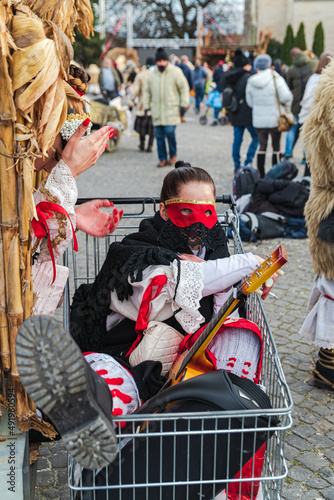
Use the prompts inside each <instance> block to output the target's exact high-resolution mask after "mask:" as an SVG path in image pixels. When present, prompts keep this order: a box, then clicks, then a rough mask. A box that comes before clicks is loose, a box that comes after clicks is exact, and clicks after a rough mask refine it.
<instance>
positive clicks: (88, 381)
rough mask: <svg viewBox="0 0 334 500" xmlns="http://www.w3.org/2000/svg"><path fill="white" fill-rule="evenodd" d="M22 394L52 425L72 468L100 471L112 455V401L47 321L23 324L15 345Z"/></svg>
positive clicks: (75, 351) (65, 334) (56, 325)
mask: <svg viewBox="0 0 334 500" xmlns="http://www.w3.org/2000/svg"><path fill="white" fill-rule="evenodd" d="M16 358H17V366H18V370H19V373H20V377H21V380H22V383H23V385H24V388H25V389H26V391H27V393H28V394H29V395H30V397H31V398H32V400H33V401H34V402H35V403H36V406H37V408H39V409H40V410H42V411H43V412H44V413H45V414H46V415H47V416H48V418H49V419H50V420H51V421H52V423H54V425H55V427H56V428H57V430H58V431H59V433H60V435H61V437H62V440H63V443H64V445H65V447H66V449H67V451H68V452H69V453H71V455H72V456H73V458H74V459H75V461H76V462H78V463H79V464H80V465H82V466H83V467H85V468H87V469H96V468H99V467H104V466H105V465H107V464H109V463H110V462H112V461H113V460H114V458H115V456H116V453H117V442H116V435H115V431H114V427H113V424H112V417H111V411H112V397H111V394H110V391H109V388H108V384H107V383H106V382H105V380H104V379H103V378H102V377H100V376H99V375H98V374H97V373H95V372H94V371H93V370H92V369H91V368H90V366H89V365H88V363H87V362H86V361H85V359H84V357H83V356H82V354H81V352H80V349H79V347H78V346H77V344H76V343H75V342H74V340H73V339H72V337H71V336H70V334H69V333H68V332H67V331H66V330H64V328H63V327H62V326H61V324H60V323H58V322H57V321H55V320H54V319H52V318H50V317H48V316H35V317H32V318H29V319H27V320H26V321H25V322H24V323H23V325H22V326H21V327H20V329H19V331H18V334H17V339H16Z"/></svg>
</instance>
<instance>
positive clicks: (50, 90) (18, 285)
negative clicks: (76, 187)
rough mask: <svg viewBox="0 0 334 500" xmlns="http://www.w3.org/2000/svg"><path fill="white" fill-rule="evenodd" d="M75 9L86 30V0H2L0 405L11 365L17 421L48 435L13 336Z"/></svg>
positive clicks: (26, 292) (24, 310) (25, 304)
mask: <svg viewBox="0 0 334 500" xmlns="http://www.w3.org/2000/svg"><path fill="white" fill-rule="evenodd" d="M30 7H31V9H30ZM78 16H85V19H81V20H80V28H79V29H80V30H82V32H83V34H84V35H85V36H88V35H89V33H90V32H92V19H93V17H92V13H91V9H90V3H89V1H88V0H52V1H51V0H22V1H20V0H15V1H12V0H0V61H1V71H0V95H1V99H0V220H1V227H0V360H1V363H0V393H1V394H0V405H1V404H3V405H5V404H6V394H5V389H4V387H5V386H4V383H3V381H4V373H5V372H7V375H8V387H13V388H14V389H15V397H16V419H17V423H18V426H19V427H20V429H21V430H24V431H26V430H28V429H29V428H30V427H33V428H36V429H38V430H39V431H40V432H41V433H43V434H44V435H45V436H49V437H51V438H52V437H54V436H55V431H54V429H53V427H52V426H51V425H50V424H46V423H45V422H40V421H39V420H38V418H37V415H36V413H35V410H36V408H35V405H34V403H33V401H31V400H30V399H29V398H28V396H27V394H26V392H25V391H24V388H23V386H22V384H21V381H20V376H19V373H18V370H17V365H16V357H15V340H16V336H17V332H18V329H19V327H20V324H22V322H23V321H24V320H25V319H27V318H28V317H29V316H31V314H32V308H33V302H34V292H33V282H32V277H31V264H32V262H31V261H32V255H31V234H30V231H31V229H30V225H29V220H30V219H32V218H33V217H35V216H36V208H35V204H34V200H33V190H34V189H35V188H37V187H38V186H39V185H40V182H41V180H42V178H43V176H44V174H43V173H37V174H34V172H33V165H34V159H35V158H36V157H37V156H41V155H46V153H47V151H48V150H49V149H50V148H51V146H52V145H53V143H54V140H55V138H56V136H57V134H58V133H59V131H60V129H61V127H62V125H63V123H64V121H65V119H66V114H67V105H68V97H67V95H69V94H71V92H72V90H71V91H70V90H69V88H68V85H67V84H66V83H65V81H64V80H65V79H66V77H67V74H68V70H69V64H70V61H71V59H72V58H73V49H72V46H71V43H70V41H69V39H68V37H69V38H70V39H71V40H73V30H74V26H75V22H76V21H77V20H78ZM66 35H67V36H66ZM72 97H73V98H75V96H74V95H73V94H72ZM0 416H1V410H0Z"/></svg>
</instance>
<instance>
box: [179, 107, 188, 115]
mask: <svg viewBox="0 0 334 500" xmlns="http://www.w3.org/2000/svg"><path fill="white" fill-rule="evenodd" d="M186 111H187V108H184V107H183V106H181V108H180V115H181V116H183V115H184V114H185V112H186Z"/></svg>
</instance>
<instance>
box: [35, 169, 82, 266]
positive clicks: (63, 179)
mask: <svg viewBox="0 0 334 500" xmlns="http://www.w3.org/2000/svg"><path fill="white" fill-rule="evenodd" d="M77 197H78V190H77V185H76V182H75V179H74V177H73V175H72V172H71V170H70V169H69V167H68V166H67V165H66V163H64V162H63V161H62V160H60V161H59V162H58V163H57V165H56V166H55V167H54V168H53V169H52V171H51V173H50V174H49V175H48V177H46V179H44V181H43V182H42V184H41V185H40V187H39V189H38V191H37V192H36V193H35V194H34V200H35V204H36V205H38V203H40V202H41V201H48V202H51V203H56V204H58V205H61V206H62V207H63V208H65V210H66V211H67V213H68V215H69V216H70V219H71V221H72V224H73V227H74V228H75V227H76V219H75V211H74V206H75V204H76V201H77ZM47 224H48V228H49V232H50V237H51V241H52V246H53V251H54V256H55V259H57V258H58V257H60V256H61V255H62V254H63V253H64V251H65V249H66V248H67V246H68V245H69V243H70V241H71V239H72V228H71V224H70V221H69V220H68V218H67V216H66V215H65V214H60V213H56V212H55V214H54V217H52V218H51V219H48V221H47ZM37 249H38V251H39V256H38V262H45V261H46V260H50V253H49V248H48V241H47V238H46V237H45V238H43V240H42V241H41V242H39V240H37V239H36V237H35V235H34V234H33V251H36V250H37Z"/></svg>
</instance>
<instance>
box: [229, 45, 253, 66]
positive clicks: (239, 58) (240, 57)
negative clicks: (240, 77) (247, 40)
mask: <svg viewBox="0 0 334 500" xmlns="http://www.w3.org/2000/svg"><path fill="white" fill-rule="evenodd" d="M233 62H234V66H235V67H237V68H243V67H244V66H246V65H247V64H250V60H249V59H248V57H246V56H245V54H244V53H243V52H242V50H241V49H237V50H236V51H235V54H234V60H233Z"/></svg>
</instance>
